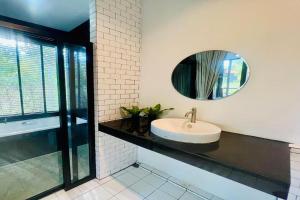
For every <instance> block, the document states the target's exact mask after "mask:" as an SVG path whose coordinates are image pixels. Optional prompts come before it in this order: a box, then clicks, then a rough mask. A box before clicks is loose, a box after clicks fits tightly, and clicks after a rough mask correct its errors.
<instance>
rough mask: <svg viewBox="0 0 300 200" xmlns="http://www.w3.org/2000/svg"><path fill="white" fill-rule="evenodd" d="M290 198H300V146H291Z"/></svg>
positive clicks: (299, 199)
mask: <svg viewBox="0 0 300 200" xmlns="http://www.w3.org/2000/svg"><path fill="white" fill-rule="evenodd" d="M288 200H300V148H291V186H290V191H289V196H288Z"/></svg>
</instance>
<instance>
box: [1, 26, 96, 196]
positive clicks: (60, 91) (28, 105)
mask: <svg viewBox="0 0 300 200" xmlns="http://www.w3.org/2000/svg"><path fill="white" fill-rule="evenodd" d="M92 75H93V72H92V45H91V44H90V43H86V44H76V43H70V42H68V43H66V42H64V41H57V40H54V39H52V40H50V39H45V38H40V37H33V36H31V35H24V34H21V33H20V32H16V31H12V30H10V29H6V28H0V199H1V200H19V199H20V200H23V199H28V198H38V197H40V194H46V193H48V192H51V191H55V190H57V189H62V188H65V189H70V188H72V187H74V186H76V185H78V184H80V183H83V182H85V181H87V180H89V179H91V178H93V177H95V155H94V118H93V116H94V111H93V109H94V108H93V77H92Z"/></svg>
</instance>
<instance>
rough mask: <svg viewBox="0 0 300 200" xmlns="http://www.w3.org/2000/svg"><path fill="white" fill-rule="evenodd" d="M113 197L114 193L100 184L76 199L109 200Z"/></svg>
mask: <svg viewBox="0 0 300 200" xmlns="http://www.w3.org/2000/svg"><path fill="white" fill-rule="evenodd" d="M112 197H113V195H112V194H110V193H109V192H108V191H106V190H105V189H104V188H103V187H101V186H99V187H96V188H94V189H93V190H91V191H89V192H87V193H85V194H83V195H82V196H80V198H79V199H76V200H108V199H110V198H112Z"/></svg>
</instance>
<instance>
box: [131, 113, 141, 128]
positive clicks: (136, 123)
mask: <svg viewBox="0 0 300 200" xmlns="http://www.w3.org/2000/svg"><path fill="white" fill-rule="evenodd" d="M130 120H131V128H132V129H133V130H138V129H139V128H140V116H139V115H133V116H131V118H130Z"/></svg>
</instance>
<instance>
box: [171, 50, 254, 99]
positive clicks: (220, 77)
mask: <svg viewBox="0 0 300 200" xmlns="http://www.w3.org/2000/svg"><path fill="white" fill-rule="evenodd" d="M248 78H249V67H248V65H247V63H246V62H245V60H244V59H243V58H242V57H241V56H240V55H238V54H236V53H232V52H228V51H222V50H211V51H204V52H200V53H197V54H194V55H192V56H189V57H187V58H186V59H184V60H183V61H181V62H180V63H179V64H178V65H177V66H176V68H175V69H174V71H173V74H172V83H173V86H174V88H175V89H176V90H177V91H178V92H179V93H180V94H182V95H184V96H186V97H189V98H192V99H198V100H214V99H221V98H224V97H227V96H230V95H233V94H234V93H236V92H237V91H239V90H240V89H241V88H242V87H243V86H244V85H245V84H246V82H247V80H248Z"/></svg>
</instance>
